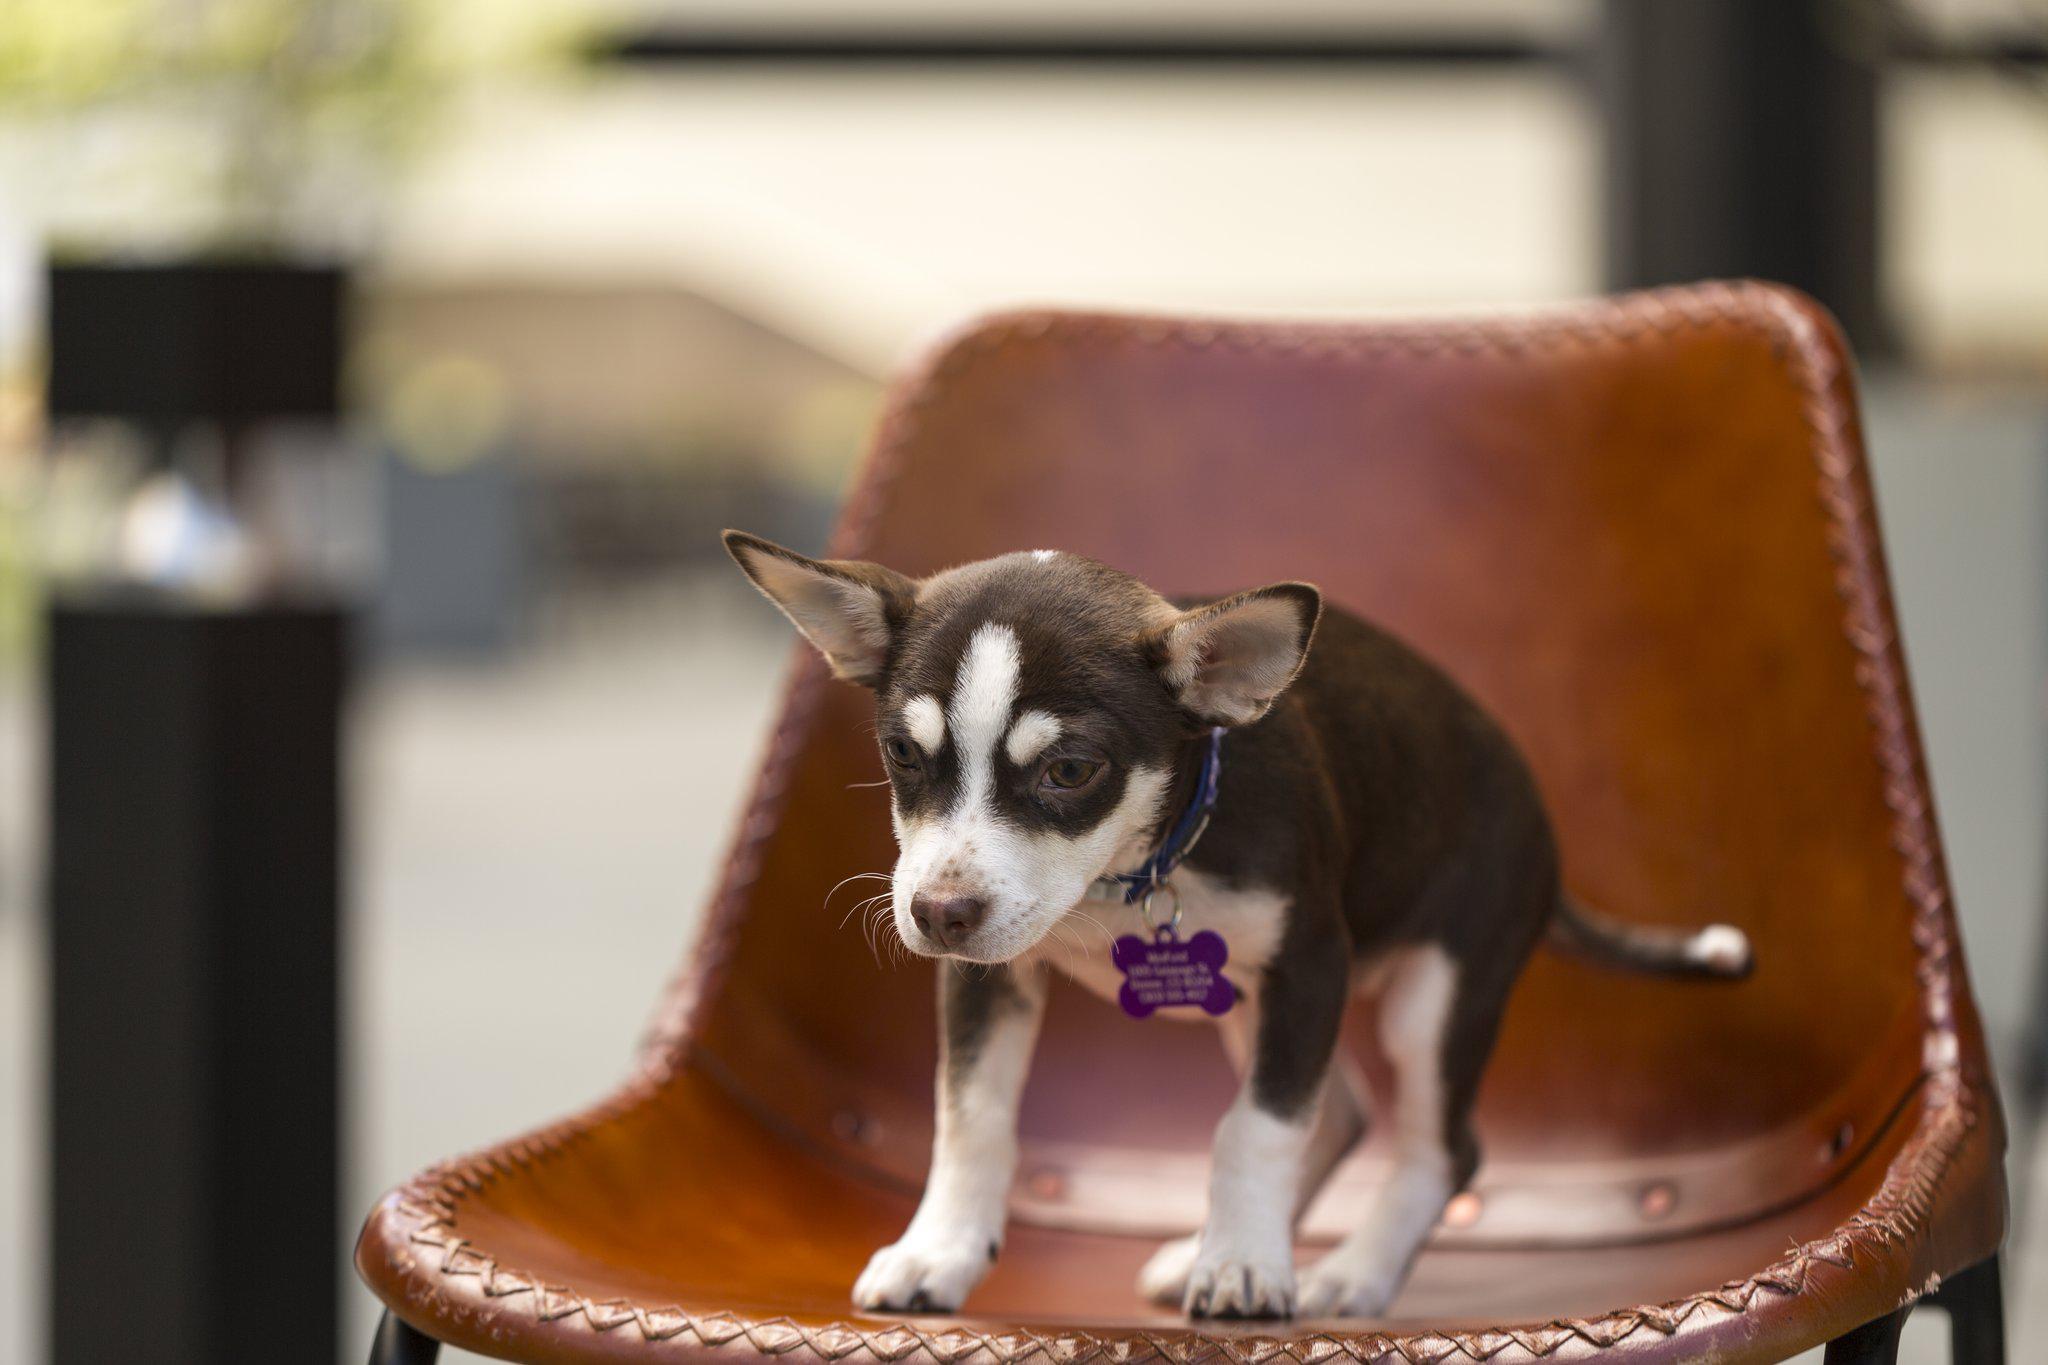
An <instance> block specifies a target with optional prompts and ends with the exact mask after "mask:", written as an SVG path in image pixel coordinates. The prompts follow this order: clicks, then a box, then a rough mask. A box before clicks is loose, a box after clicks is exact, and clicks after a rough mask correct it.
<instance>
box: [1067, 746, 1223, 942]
mask: <svg viewBox="0 0 2048 1365" xmlns="http://www.w3.org/2000/svg"><path fill="white" fill-rule="evenodd" d="M1222 776H1223V727H1222V726H1220V725H1219V726H1217V727H1216V728H1215V729H1213V730H1211V731H1210V732H1209V749H1208V752H1207V753H1205V754H1203V755H1202V772H1201V775H1200V776H1199V777H1198V778H1196V779H1195V794H1194V797H1193V799H1191V800H1190V801H1189V802H1188V805H1187V809H1186V810H1183V811H1182V812H1181V813H1180V818H1179V819H1177V820H1175V821H1174V822H1173V828H1171V829H1169V830H1167V832H1166V837H1165V838H1164V839H1162V840H1160V842H1159V847H1158V848H1156V849H1154V850H1153V851H1152V856H1151V857H1149V858H1147V859H1146V860H1145V861H1144V863H1143V864H1142V865H1140V866H1139V867H1138V868H1137V869H1136V870H1135V871H1131V872H1106V873H1104V874H1103V875H1102V876H1100V877H1098V878H1096V879H1095V880H1096V884H1097V885H1098V886H1101V887H1102V888H1103V889H1104V892H1105V895H1104V899H1108V897H1109V896H1111V895H1114V894H1116V892H1117V890H1118V888H1121V889H1122V891H1123V900H1124V904H1125V905H1132V904H1135V903H1136V902H1137V900H1138V898H1139V897H1141V896H1143V895H1144V894H1145V893H1146V892H1147V891H1149V890H1151V889H1152V888H1153V887H1155V886H1158V885H1159V884H1160V883H1162V882H1164V881H1165V880H1166V879H1167V878H1168V877H1170V876H1172V875H1173V870H1174V869H1175V868H1177V867H1179V866H1180V865H1181V860H1182V859H1184V858H1186V857H1187V856H1188V853H1189V851H1190V850H1192V849H1193V848H1194V846H1195V844H1196V843H1197V842H1199V841H1200V839H1201V837H1202V835H1203V833H1204V832H1205V831H1206V830H1207V829H1208V828H1209V816H1210V815H1211V814H1213V813H1214V812H1215V810H1216V784H1217V779H1219V778H1220V777H1222Z"/></svg>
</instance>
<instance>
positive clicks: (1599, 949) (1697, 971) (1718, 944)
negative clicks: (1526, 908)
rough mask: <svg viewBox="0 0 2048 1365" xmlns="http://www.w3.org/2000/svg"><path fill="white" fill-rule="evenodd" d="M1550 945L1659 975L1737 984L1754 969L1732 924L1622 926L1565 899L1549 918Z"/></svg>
mask: <svg viewBox="0 0 2048 1365" xmlns="http://www.w3.org/2000/svg"><path fill="white" fill-rule="evenodd" d="M1550 942H1551V944H1552V945H1553V946H1555V947H1558V948H1561V949H1563V950H1564V951H1565V952H1567V953H1570V954H1572V955H1573V956H1576V957H1581V958H1584V959H1585V960H1587V961H1588V962H1594V963H1597V964H1599V965H1600V966H1603V967H1615V968H1619V969H1620V970H1622V971H1630V972H1651V973H1654V974H1656V975H1658V976H1685V977H1711V978H1718V979H1722V980H1729V981H1733V980H1739V979H1740V978H1742V977H1745V976H1748V975H1749V973H1750V969H1751V968H1752V967H1754V966H1755V965H1756V959H1755V955H1754V954H1753V953H1752V952H1751V951H1750V947H1749V935H1747V934H1745V933H1743V932H1742V931H1741V930H1740V929H1738V928H1736V927H1735V926H1734V925H1732V924H1709V925H1707V926H1706V927H1705V928H1703V929H1668V928H1663V927H1661V926H1652V925H1646V924H1623V923H1622V922H1621V921H1620V920H1615V919H1609V918H1608V917H1607V916H1605V915H1602V914H1600V913H1599V912H1597V911H1593V910H1588V909H1587V908H1586V907H1585V906H1583V905H1581V904H1579V903H1578V902H1576V901H1574V900H1573V899H1572V898H1571V897H1570V896H1565V897H1563V898H1561V899H1560V900H1559V901H1558V903H1557V912H1556V913H1555V914H1554V915H1552V916H1551V918H1550Z"/></svg>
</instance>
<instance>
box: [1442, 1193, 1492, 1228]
mask: <svg viewBox="0 0 2048 1365" xmlns="http://www.w3.org/2000/svg"><path fill="white" fill-rule="evenodd" d="M1485 1207H1486V1204H1485V1201H1484V1200H1482V1199H1480V1197H1479V1196H1478V1195H1476V1194H1474V1193H1473V1192H1472V1191H1471V1190H1466V1191H1465V1192H1464V1193H1463V1194H1460V1195H1456V1196H1454V1197H1453V1198H1452V1200H1451V1202H1450V1203H1448V1204H1446V1205H1444V1226H1445V1227H1447V1228H1469V1227H1471V1226H1472V1225H1473V1224H1474V1223H1476V1222H1478V1221H1479V1215H1480V1213H1481V1212H1483V1211H1484V1209H1485Z"/></svg>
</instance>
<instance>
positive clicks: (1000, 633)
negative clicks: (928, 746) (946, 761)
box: [947, 625, 1018, 809]
mask: <svg viewBox="0 0 2048 1365" xmlns="http://www.w3.org/2000/svg"><path fill="white" fill-rule="evenodd" d="M1017 668H1018V662H1017V633H1016V632H1015V631H1013V630H1011V629H1010V628H1009V627H1008V626H995V625H989V626H983V627H982V628H981V629H979V630H977V631H975V632H974V635H973V636H972V638H970V639H969V640H968V641H967V656H966V657H965V658H964V659H962V660H961V661H960V672H959V675H958V676H957V677H955V678H954V679H953V700H952V705H950V706H949V707H947V719H948V720H950V721H951V723H952V734H953V743H954V744H956V745H957V746H959V754H960V765H961V778H962V781H961V783H960V803H961V808H962V809H966V808H971V807H974V806H978V805H980V804H981V802H982V801H983V800H984V799H985V798H986V797H987V795H988V790H989V776H990V771H991V769H992V767H993V765H994V762H995V751H996V745H998V744H1000V743H1002V740H1003V731H1004V730H1006V729H1008V728H1009V724H1010V707H1011V706H1013V705H1015V703H1016V701H1017Z"/></svg>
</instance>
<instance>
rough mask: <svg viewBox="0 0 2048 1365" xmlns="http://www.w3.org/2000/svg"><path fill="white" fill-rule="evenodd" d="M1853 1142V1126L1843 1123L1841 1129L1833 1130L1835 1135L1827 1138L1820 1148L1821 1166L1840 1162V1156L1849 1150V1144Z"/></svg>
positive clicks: (1854, 1134)
mask: <svg viewBox="0 0 2048 1365" xmlns="http://www.w3.org/2000/svg"><path fill="white" fill-rule="evenodd" d="M1855 1140H1856V1125H1855V1124H1853V1123H1844V1124H1843V1125H1842V1126H1841V1127H1839V1128H1837V1129H1835V1135H1834V1136H1833V1137H1831V1138H1829V1139H1828V1140H1827V1141H1826V1142H1825V1143H1824V1144H1822V1146H1821V1149H1820V1159H1821V1162H1822V1164H1823V1165H1825V1164H1826V1163H1828V1162H1831V1161H1839V1160H1841V1159H1842V1154H1843V1153H1844V1152H1846V1151H1848V1150H1849V1144H1850V1143H1852V1142H1854V1141H1855Z"/></svg>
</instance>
